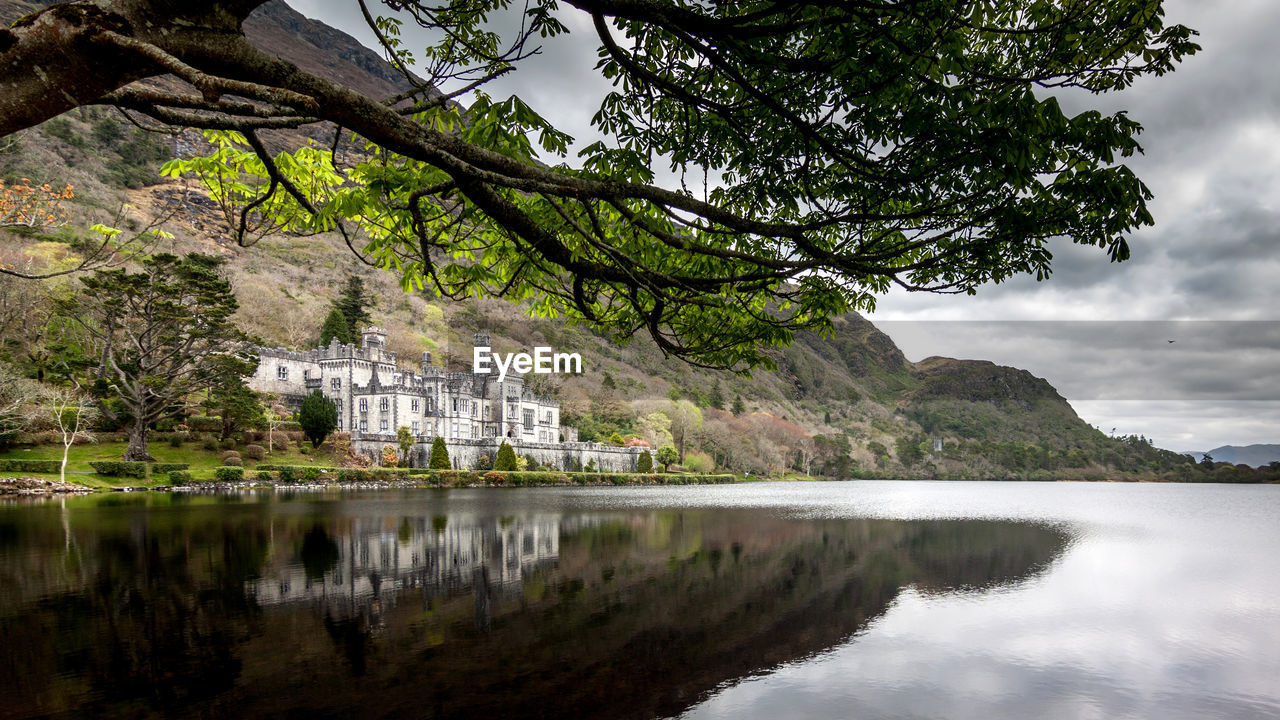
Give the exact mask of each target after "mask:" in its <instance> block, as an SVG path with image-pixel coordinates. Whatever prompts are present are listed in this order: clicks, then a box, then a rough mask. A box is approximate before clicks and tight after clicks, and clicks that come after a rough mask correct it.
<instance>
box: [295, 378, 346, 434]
mask: <svg viewBox="0 0 1280 720" xmlns="http://www.w3.org/2000/svg"><path fill="white" fill-rule="evenodd" d="M298 423H299V424H300V425H301V426H302V431H303V432H304V433H306V436H307V439H308V440H310V441H311V446H312V447H320V443H322V442H324V439H325V438H326V437H328V436H329V433H331V432H333V431H334V429H335V428H337V427H338V407H337V406H336V405H334V404H333V401H332V400H330V399H329V398H327V397H325V396H324V393H322V392H320V391H319V390H314V391H312V393H311V394H310V395H308V396H307V397H306V398H305V399H303V401H302V410H301V411H300V412H299V413H298Z"/></svg>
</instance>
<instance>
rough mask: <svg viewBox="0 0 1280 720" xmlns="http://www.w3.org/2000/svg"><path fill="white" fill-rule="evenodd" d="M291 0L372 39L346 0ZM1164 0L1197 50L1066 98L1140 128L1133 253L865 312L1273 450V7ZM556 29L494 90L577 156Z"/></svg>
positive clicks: (1108, 413) (1110, 409)
mask: <svg viewBox="0 0 1280 720" xmlns="http://www.w3.org/2000/svg"><path fill="white" fill-rule="evenodd" d="M289 4H290V5H292V6H293V7H294V8H296V9H298V10H299V11H300V12H302V13H304V14H306V15H308V16H310V17H314V18H317V19H320V20H322V21H324V22H327V23H329V24H331V25H334V26H335V27H339V28H342V29H343V30H346V31H347V32H350V33H352V34H353V35H355V36H356V37H358V38H360V39H361V40H362V41H364V42H366V43H371V36H370V34H369V32H368V30H367V28H366V27H365V26H364V23H363V20H361V19H360V16H359V10H358V8H356V5H355V3H353V2H350V0H289ZM1165 7H1166V9H1167V15H1166V20H1167V21H1168V22H1169V23H1181V24H1184V25H1188V26H1190V27H1193V28H1195V29H1197V30H1199V31H1200V44H1201V45H1202V46H1203V48H1204V49H1203V50H1202V51H1201V52H1200V53H1199V54H1197V55H1196V56H1194V57H1192V58H1190V59H1189V60H1187V61H1185V62H1184V63H1183V65H1182V66H1181V67H1180V68H1179V69H1178V70H1177V71H1176V72H1174V73H1173V74H1172V75H1167V76H1165V77H1162V78H1145V79H1144V80H1143V81H1142V82H1140V83H1139V84H1137V85H1136V86H1135V87H1133V88H1131V89H1129V90H1126V91H1125V92H1123V93H1119V94H1114V95H1110V96H1104V97H1101V98H1089V99H1088V100H1087V101H1085V100H1081V99H1078V98H1066V99H1064V103H1063V104H1064V107H1068V108H1070V107H1076V108H1082V107H1084V105H1083V103H1084V102H1088V103H1090V104H1092V105H1093V106H1095V107H1098V108H1100V109H1106V110H1118V109H1124V110H1128V111H1129V114H1130V117H1132V118H1133V119H1135V120H1137V121H1138V122H1140V123H1142V125H1143V126H1144V127H1145V129H1146V130H1145V132H1144V133H1143V134H1142V136H1141V142H1142V144H1143V146H1144V147H1145V149H1146V154H1145V155H1144V156H1142V157H1140V158H1137V159H1134V160H1132V161H1131V162H1130V166H1131V167H1132V168H1133V169H1134V170H1135V171H1136V172H1137V174H1138V176H1139V177H1141V178H1142V179H1143V181H1144V182H1146V183H1147V185H1148V186H1149V187H1150V188H1151V190H1152V192H1153V193H1154V194H1155V196H1156V197H1155V200H1154V201H1153V202H1152V203H1151V210H1152V214H1153V215H1154V216H1155V219H1156V225H1155V227H1153V228H1147V229H1144V230H1143V231H1141V232H1139V233H1138V234H1137V235H1136V236H1135V237H1134V238H1132V240H1131V243H1130V244H1131V247H1132V250H1133V259H1132V260H1130V261H1128V262H1125V263H1121V264H1112V263H1109V262H1108V261H1107V259H1106V256H1105V255H1104V253H1103V252H1102V251H1100V250H1098V249H1097V248H1079V247H1076V246H1073V245H1071V244H1070V243H1067V242H1063V243H1060V244H1059V245H1058V246H1056V247H1055V249H1054V254H1055V259H1054V268H1055V272H1054V275H1053V276H1052V277H1051V278H1050V279H1049V280H1048V281H1046V282H1042V283H1036V282H1035V281H1034V280H1030V279H1019V280H1015V281H1012V282H1008V283H1005V284H1003V285H999V286H990V287H986V288H983V289H981V290H980V291H979V293H978V295H977V296H975V297H953V296H936V295H928V294H908V293H894V294H891V295H889V296H888V297H886V298H883V299H882V300H881V301H880V303H879V306H878V307H877V310H876V312H875V313H872V314H871V315H870V316H869V317H870V319H871V320H872V321H873V322H875V323H876V324H877V325H878V326H880V327H881V328H882V329H883V330H885V331H886V332H888V333H889V334H890V336H892V337H893V338H894V340H895V341H896V342H897V343H898V344H899V345H900V346H901V347H902V349H903V351H904V352H905V353H906V354H907V356H908V357H909V358H910V359H912V360H921V359H923V358H925V357H928V356H930V355H944V356H949V357H959V358H976V359H984V360H992V361H994V362H997V363H1000V364H1003V365H1012V366H1016V367H1021V368H1025V369H1027V370H1029V371H1031V372H1032V373H1033V374H1035V375H1038V376H1040V377H1044V378H1046V379H1048V380H1049V381H1050V382H1051V383H1053V384H1054V386H1055V387H1057V388H1058V390H1059V392H1061V393H1062V394H1063V395H1064V396H1065V397H1066V398H1067V399H1068V400H1070V401H1071V403H1072V405H1073V406H1074V407H1075V408H1076V411H1077V412H1079V413H1080V415H1081V416H1082V417H1083V418H1084V419H1085V420H1087V421H1088V422H1090V423H1092V424H1094V425H1097V426H1098V427H1100V428H1102V429H1103V430H1104V431H1106V432H1110V431H1111V430H1112V429H1113V428H1115V431H1116V432H1117V433H1118V434H1142V435H1146V436H1148V437H1150V438H1152V439H1153V440H1154V441H1155V442H1156V444H1157V445H1159V446H1161V447H1166V448H1170V449H1174V450H1207V449H1210V448H1214V447H1217V446H1219V445H1225V444H1236V445H1245V444H1251V443H1280V298H1277V289H1276V288H1277V278H1280V252H1278V250H1280V242H1278V241H1280V80H1277V79H1276V78H1275V77H1274V74H1275V68H1277V67H1280V42H1277V41H1276V40H1275V38H1274V33H1275V29H1276V28H1278V27H1280V2H1276V0H1166V3H1165ZM562 20H564V21H565V22H566V24H567V25H569V27H570V29H571V30H572V31H573V32H572V33H571V34H570V35H569V36H568V37H561V38H557V39H554V40H552V41H550V42H548V43H546V44H545V46H544V51H543V55H542V56H541V57H540V58H536V61H531V62H529V63H527V64H526V65H525V66H523V67H522V68H521V69H520V70H519V71H517V72H516V73H513V74H512V75H509V76H507V77H504V78H502V79H500V80H499V81H498V82H497V83H494V84H493V85H491V86H489V92H490V93H491V94H493V95H495V96H498V97H505V96H506V95H508V94H512V93H515V94H518V95H519V96H520V97H521V98H522V99H524V100H525V101H526V102H527V103H529V104H530V105H531V106H532V107H533V108H534V109H535V110H537V111H539V112H540V113H542V114H543V115H545V116H547V117H548V118H549V119H550V120H552V121H553V122H555V123H556V124H557V125H558V126H559V127H561V128H562V129H564V130H566V131H568V132H569V133H570V134H573V135H574V136H575V137H577V138H578V139H579V141H580V142H579V145H580V146H581V145H582V144H585V143H586V142H590V140H591V131H590V118H591V115H592V114H593V113H594V112H595V110H596V109H597V107H598V106H599V100H600V98H601V97H602V96H603V94H604V93H605V92H606V91H607V90H608V85H607V83H606V82H605V81H603V80H601V79H600V78H598V77H597V76H596V75H595V74H594V72H593V70H592V68H593V66H594V64H595V58H596V52H595V51H596V42H595V41H594V40H593V38H594V35H593V34H592V32H591V30H590V27H589V24H588V22H587V21H586V20H584V19H583V18H582V17H581V14H580V13H574V12H572V11H566V12H563V13H562ZM1169 340H1174V341H1175V342H1173V343H1170V342H1168V341H1169Z"/></svg>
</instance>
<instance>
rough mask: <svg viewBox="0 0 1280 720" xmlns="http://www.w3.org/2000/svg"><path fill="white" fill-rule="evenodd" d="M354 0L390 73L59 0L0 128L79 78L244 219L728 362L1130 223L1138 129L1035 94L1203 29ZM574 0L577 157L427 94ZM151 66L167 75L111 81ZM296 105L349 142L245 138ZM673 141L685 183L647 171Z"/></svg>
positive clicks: (1038, 264)
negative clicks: (189, 138) (183, 138)
mask: <svg viewBox="0 0 1280 720" xmlns="http://www.w3.org/2000/svg"><path fill="white" fill-rule="evenodd" d="M355 1H356V2H359V4H360V6H361V8H362V9H364V10H365V14H366V17H368V19H369V20H370V23H371V25H372V26H373V27H374V28H375V29H376V30H377V32H378V35H379V37H380V38H381V40H382V42H383V44H384V45H385V46H386V49H387V51H388V53H389V56H390V57H391V58H392V60H393V62H395V63H396V64H397V65H398V66H400V67H401V69H402V70H404V71H405V76H406V78H407V79H409V80H411V81H413V82H414V83H415V89H414V90H411V91H409V92H406V93H404V94H402V95H400V96H397V97H392V98H372V97H366V96H364V95H361V94H360V93H358V92H356V91H354V90H352V89H351V88H348V87H343V86H341V85H338V84H335V83H333V82H329V81H327V80H324V79H322V78H319V77H317V76H315V75H313V74H310V73H307V72H304V71H301V70H300V69H298V68H297V67H295V66H293V65H292V64H290V63H288V62H285V61H282V60H280V59H277V58H275V57H272V56H270V55H268V54H266V53H264V52H262V51H260V50H258V49H256V48H254V47H253V46H252V45H250V44H249V43H248V41H246V40H245V38H244V35H243V34H242V33H241V32H240V22H241V21H242V20H243V19H244V18H245V17H246V16H247V15H248V14H249V13H250V12H251V11H252V10H253V9H254V8H255V7H257V6H258V5H261V4H262V3H263V2H264V0H228V1H223V2H202V3H171V2H166V1H164V0H101V1H100V2H97V3H89V2H85V1H84V0H81V1H79V2H71V3H67V4H64V5H58V6H54V7H52V8H49V9H47V10H44V11H42V12H40V13H37V14H36V15H34V16H32V17H29V18H26V19H24V20H23V21H20V22H19V23H18V24H16V25H15V26H14V27H13V28H12V29H11V30H8V31H3V35H0V60H2V61H3V62H0V83H3V86H4V87H5V88H6V91H5V93H4V97H3V98H2V99H0V134H7V133H10V132H13V131H14V130H17V129H20V128H23V127H27V126H30V125H32V124H35V123H38V122H40V121H42V120H44V119H47V118H49V117H52V116H54V115H56V114H58V113H60V112H63V111H65V110H67V109H69V108H71V107H74V106H76V105H81V104H90V103H97V104H107V105H115V106H117V107H120V108H122V109H127V110H130V111H134V112H140V113H143V114H145V115H147V116H150V117H151V118H153V119H154V120H156V121H159V122H162V123H167V124H171V125H179V126H187V127H196V128H203V129H207V130H214V131H220V133H219V134H216V135H211V136H210V139H211V140H213V141H214V142H215V144H216V147H217V152H216V153H215V154H214V155H213V156H211V157H209V158H204V159H197V160H191V161H180V162H175V163H172V164H171V165H170V166H169V167H168V168H167V171H168V172H169V173H171V174H181V173H194V174H196V175H199V176H201V177H202V178H205V179H206V181H207V182H208V184H209V185H210V187H211V189H212V190H213V192H214V194H215V195H217V196H219V197H220V199H221V200H222V201H223V202H224V204H226V205H228V206H230V207H234V208H237V209H238V211H237V212H236V213H232V214H231V215H230V217H231V218H232V219H233V221H234V220H235V219H236V218H237V217H238V223H237V224H238V226H239V227H238V228H237V230H238V237H240V238H241V240H242V242H245V243H249V242H251V241H252V240H251V239H250V238H251V237H252V236H253V232H254V229H255V228H260V227H263V226H264V225H265V226H269V227H273V228H277V229H282V230H295V231H306V232H310V231H320V230H329V229H334V228H337V229H339V230H341V231H342V232H344V233H346V234H347V235H348V237H349V238H359V239H358V240H357V241H358V242H360V243H362V244H361V246H360V248H359V249H360V251H361V252H362V254H363V255H364V256H365V257H366V258H367V259H369V260H371V261H373V262H376V263H379V264H382V265H384V266H387V267H393V268H396V269H399V270H400V271H401V272H402V273H403V277H404V285H405V286H406V288H413V287H419V286H421V285H423V284H431V285H434V286H435V287H436V289H437V290H439V291H440V292H443V293H445V294H448V295H452V296H464V295H471V294H489V295H500V296H505V297H509V298H512V299H517V300H528V301H530V302H531V303H532V304H533V307H534V308H535V309H536V311H538V312H541V313H543V314H548V315H566V316H568V317H569V318H571V319H578V320H581V321H584V322H589V323H592V324H593V325H595V326H596V327H597V328H600V329H602V330H604V331H605V332H607V333H609V334H610V335H612V336H613V337H615V338H617V339H625V338H628V337H630V336H631V335H632V334H634V333H636V332H641V331H647V332H648V333H649V334H650V335H652V336H653V338H654V339H655V340H656V342H657V343H658V344H659V345H660V346H661V347H662V348H663V349H664V350H665V351H667V352H669V353H672V354H675V355H678V356H681V357H684V358H686V359H688V360H690V361H693V362H699V363H705V364H711V365H723V366H735V365H742V364H752V363H755V362H759V361H761V360H762V359H764V355H763V354H762V352H763V349H764V348H766V347H768V346H770V345H777V344H782V343H785V342H787V341H788V340H789V339H790V337H791V334H792V333H793V332H794V331H795V330H796V329H799V328H813V327H817V328H822V327H825V326H826V325H827V323H828V319H829V318H830V317H831V316H832V315H834V314H838V313H841V312H844V311H847V310H849V309H856V308H866V307H868V306H870V305H871V304H872V303H873V302H874V296H875V294H877V293H881V292H884V291H886V290H887V289H888V288H889V287H891V286H892V285H895V284H896V285H899V286H902V287H906V288H909V289H913V290H928V291H935V292H972V291H973V290H974V289H975V288H976V287H977V286H979V285H981V284H983V283H986V282H992V281H1001V280H1004V279H1007V278H1009V277H1012V276H1014V275H1017V274H1022V273H1032V274H1035V275H1036V276H1037V277H1038V278H1043V277H1045V276H1047V275H1048V274H1049V272H1050V269H1051V268H1050V261H1051V255H1050V253H1049V251H1048V249H1047V247H1046V242H1047V241H1048V239H1050V238H1052V237H1057V236H1066V237H1069V238H1070V239H1071V240H1073V241H1074V242H1077V243H1081V244H1086V245H1092V246H1097V247H1099V248H1101V249H1103V250H1104V251H1105V252H1106V253H1107V254H1108V255H1109V256H1110V258H1111V259H1112V260H1123V259H1125V258H1126V257H1127V256H1128V248H1127V245H1126V243H1125V236H1126V234H1127V233H1129V232H1131V231H1132V230H1134V229H1135V228H1137V227H1139V226H1141V225H1144V224H1150V223H1151V222H1152V220H1151V217H1150V215H1149V214H1148V212H1147V208H1146V201H1147V200H1148V199H1149V196H1150V195H1149V192H1148V190H1147V188H1146V187H1145V186H1144V185H1143V184H1142V183H1141V181H1140V180H1139V179H1138V178H1137V177H1135V176H1134V174H1133V173H1132V172H1130V171H1129V169H1128V168H1127V167H1125V166H1124V165H1123V164H1121V163H1120V161H1121V159H1122V158H1124V157H1127V156H1129V155H1131V154H1133V153H1134V152H1137V151H1139V150H1140V148H1139V146H1138V143H1137V141H1136V135H1137V133H1138V132H1139V130H1140V127H1139V125H1138V124H1137V123H1136V122H1135V121H1133V120H1130V119H1129V118H1128V117H1127V116H1126V115H1124V114H1123V113H1117V114H1114V115H1105V114H1102V113H1099V112H1084V113H1080V114H1077V115H1075V116H1068V115H1067V114H1065V113H1064V112H1063V110H1062V108H1061V107H1060V106H1059V104H1058V101H1057V100H1056V99H1055V97H1054V93H1055V92H1057V91H1058V90H1059V89H1063V88H1078V89H1082V90H1084V91H1089V92H1095V93H1101V92H1108V91H1112V90H1119V89H1122V88H1125V87H1127V86H1128V85H1130V84H1131V83H1133V82H1134V81H1135V80H1136V79H1137V78H1139V77H1141V76H1144V75H1160V74H1163V73H1165V72H1168V71H1170V70H1171V69H1173V67H1174V66H1175V64H1176V63H1177V62H1178V61H1179V60H1181V59H1182V58H1183V57H1184V56H1186V55H1188V54H1190V53H1192V52H1194V51H1195V50H1196V49H1198V48H1197V46H1196V45H1195V44H1194V43H1193V41H1192V38H1193V36H1194V32H1193V31H1191V30H1189V29H1188V28H1185V27H1182V26H1178V25H1174V26H1168V27H1166V26H1165V25H1164V23H1163V7H1162V3H1161V2H1160V0H1144V1H1143V2H1133V1H1132V0H901V1H900V2H883V1H881V0H876V1H875V2H865V1H863V0H847V1H843V2H832V3H828V2H717V3H696V2H685V1H676V2H653V1H650V0H602V1H594V0H574V1H572V2H568V3H565V4H564V6H560V5H558V4H557V3H555V2H552V1H551V0H530V2H529V3H528V5H527V7H526V10H525V12H524V16H523V19H524V22H523V23H522V25H521V27H520V30H519V32H518V33H517V34H516V35H515V36H514V37H505V38H504V37H501V36H500V35H498V34H496V33H495V32H493V31H492V30H491V27H492V25H491V24H490V23H489V22H488V21H489V20H491V19H492V17H493V16H494V15H495V14H496V13H498V12H500V11H501V10H502V9H504V8H505V7H506V2H505V0H458V1H456V2H451V3H446V4H444V5H439V6H437V5H432V4H430V3H425V2H417V1H412V0H384V2H383V7H381V8H379V7H377V6H376V5H374V6H372V7H371V6H370V5H367V4H366V3H365V2H364V1H363V0H355ZM378 12H383V13H385V15H386V16H385V17H377V13H378ZM571 12H580V13H586V14H587V15H588V16H589V18H590V20H591V22H592V24H593V26H594V29H595V32H596V34H597V36H598V43H599V66H598V67H599V70H600V72H602V73H603V74H604V75H605V76H606V77H608V78H611V79H612V80H613V82H614V84H615V91H614V92H613V93H611V94H610V95H609V96H608V97H607V98H606V99H605V100H604V102H603V103H602V105H601V107H600V109H599V111H598V113H597V114H596V116H595V124H596V127H597V128H598V130H599V131H600V132H601V134H602V135H603V136H604V137H605V138H606V139H605V140H603V141H601V142H597V143H594V144H592V145H590V146H588V147H587V148H586V149H585V150H584V151H583V153H582V157H581V158H580V162H579V163H577V164H576V165H575V166H572V167H571V166H570V165H569V164H567V163H565V162H560V164H555V165H550V164H547V163H553V162H558V161H557V156H559V155H561V154H563V153H564V152H565V151H566V148H567V145H568V141H569V138H567V137H566V136H565V135H564V134H563V133H562V132H560V131H559V130H557V129H556V128H554V127H552V126H550V125H549V124H548V123H547V122H545V121H544V120H543V119H542V118H541V117H540V116H538V115H537V114H536V113H535V112H534V111H533V110H532V109H531V108H529V107H527V106H525V105H524V104H523V103H522V102H521V101H520V100H519V99H518V98H514V97H513V98H509V99H507V100H505V101H499V100H493V99H490V98H488V97H487V96H485V95H483V94H477V95H475V98H476V99H475V100H474V102H473V103H472V104H471V105H470V106H469V107H467V108H466V109H462V108H461V107H460V106H458V105H457V104H455V103H453V102H451V101H450V99H449V96H448V95H445V94H442V92H441V90H443V91H444V92H449V91H451V90H456V91H458V92H462V91H471V90H474V89H475V87H477V86H479V85H482V84H483V82H484V81H486V80H487V79H490V78H492V77H495V76H496V75H498V74H502V73H505V72H508V71H510V70H512V69H513V68H514V67H516V66H518V65H519V64H520V62H521V61H523V60H525V59H526V58H527V57H528V56H529V55H530V53H531V51H532V49H533V43H534V42H536V39H537V38H538V37H541V36H548V35H554V34H558V33H561V32H565V31H566V26H565V25H564V24H562V23H561V21H560V20H559V18H560V17H562V14H563V13H571ZM403 23H415V24H418V25H421V26H423V27H426V28H428V29H430V30H432V31H434V32H436V33H437V34H438V35H439V37H441V38H442V40H441V42H439V43H438V44H436V45H434V46H432V47H429V48H426V49H425V51H424V52H418V59H419V60H420V61H421V62H420V64H419V67H425V68H426V69H427V70H428V72H427V75H428V77H427V79H426V80H427V81H426V82H420V81H417V79H416V78H414V77H413V76H411V75H410V73H409V71H408V64H407V63H408V60H409V54H408V49H407V48H406V47H404V46H403V44H402V42H401V36H400V27H401V25H402V24H403ZM37 66H38V67H39V69H40V72H39V73H35V72H32V71H31V68H33V67H37ZM162 74H172V75H175V76H177V77H179V78H181V79H182V80H185V81H186V82H187V83H188V85H189V86H190V89H189V90H188V91H173V92H170V91H163V90H159V89H157V88H156V87H155V86H149V85H145V84H139V83H137V82H135V81H137V80H140V79H143V78H147V77H151V76H156V75H162ZM437 88H440V89H437ZM318 122H329V123H332V124H334V125H336V126H337V127H338V128H339V129H340V130H341V131H343V132H349V133H352V134H353V135H354V136H355V137H356V138H358V139H359V140H361V141H363V142H364V143H366V145H365V149H366V151H367V156H366V157H365V158H364V159H363V160H361V161H360V162H358V163H356V164H355V165H351V166H343V165H341V164H340V163H338V162H337V161H336V160H337V159H336V157H335V156H334V155H332V154H331V153H329V152H326V151H325V150H323V149H321V148H317V147H300V148H297V149H295V150H294V152H292V153H285V154H283V155H277V156H275V157H272V156H271V155H270V154H269V153H268V151H267V149H266V146H265V145H264V144H263V141H262V139H261V137H260V134H259V133H260V132H261V131H263V130H267V129H271V128H293V127H299V126H303V125H309V124H313V123H318ZM531 138H533V139H531ZM335 144H336V139H335ZM668 164H669V165H670V166H671V167H673V168H674V169H675V170H676V171H677V172H678V173H679V174H680V176H681V177H684V178H687V179H688V180H689V181H690V183H688V184H687V185H686V186H685V187H684V188H682V189H680V190H672V189H667V188H663V187H659V186H656V185H654V184H653V177H654V170H655V168H657V167H661V166H662V165H668ZM225 178H232V179H233V182H226V181H225ZM704 178H710V183H708V184H706V185H704V184H703V179H704ZM688 185H694V186H695V189H689V188H688Z"/></svg>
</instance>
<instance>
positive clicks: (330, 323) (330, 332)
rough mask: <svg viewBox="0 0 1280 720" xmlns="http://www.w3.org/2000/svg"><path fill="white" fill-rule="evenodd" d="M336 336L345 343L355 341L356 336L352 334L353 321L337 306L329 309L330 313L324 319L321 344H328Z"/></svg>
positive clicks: (321, 329) (321, 328) (321, 327)
mask: <svg viewBox="0 0 1280 720" xmlns="http://www.w3.org/2000/svg"><path fill="white" fill-rule="evenodd" d="M334 338H337V339H338V342H340V343H342V344H343V345H346V344H349V343H352V342H355V338H353V337H352V336H351V323H349V322H348V321H347V316H346V315H343V314H342V311H341V310H339V309H338V308H337V307H334V308H333V309H332V310H330V311H329V315H328V316H327V317H325V319H324V325H322V326H320V345H321V346H324V345H328V344H329V342H330V341H331V340H333V339H334Z"/></svg>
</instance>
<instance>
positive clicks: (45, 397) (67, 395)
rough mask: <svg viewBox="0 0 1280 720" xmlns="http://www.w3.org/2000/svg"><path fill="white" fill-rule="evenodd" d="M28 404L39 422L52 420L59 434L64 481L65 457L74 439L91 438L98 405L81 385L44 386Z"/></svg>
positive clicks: (61, 474) (61, 471) (60, 474)
mask: <svg viewBox="0 0 1280 720" xmlns="http://www.w3.org/2000/svg"><path fill="white" fill-rule="evenodd" d="M35 400H36V402H35V404H33V405H32V406H31V408H30V412H31V413H32V415H33V416H35V417H36V418H38V420H39V421H41V422H46V423H50V424H52V426H53V427H55V428H57V430H58V432H59V433H60V434H61V435H62V464H61V465H60V466H59V467H58V479H59V480H61V481H62V482H64V483H65V482H66V481H67V460H68V459H69V458H70V456H71V446H72V445H74V444H75V443H76V439H77V438H79V439H83V440H93V435H92V434H90V433H89V431H88V428H89V427H90V426H91V425H92V424H93V421H94V420H95V419H96V418H97V417H98V414H99V413H98V409H97V408H96V407H94V406H93V405H92V404H90V402H89V398H88V397H87V396H86V395H85V394H84V393H82V392H81V391H80V388H78V387H75V388H69V387H54V386H48V385H46V386H44V387H42V388H40V391H39V394H38V395H37V396H36V399H35Z"/></svg>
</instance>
